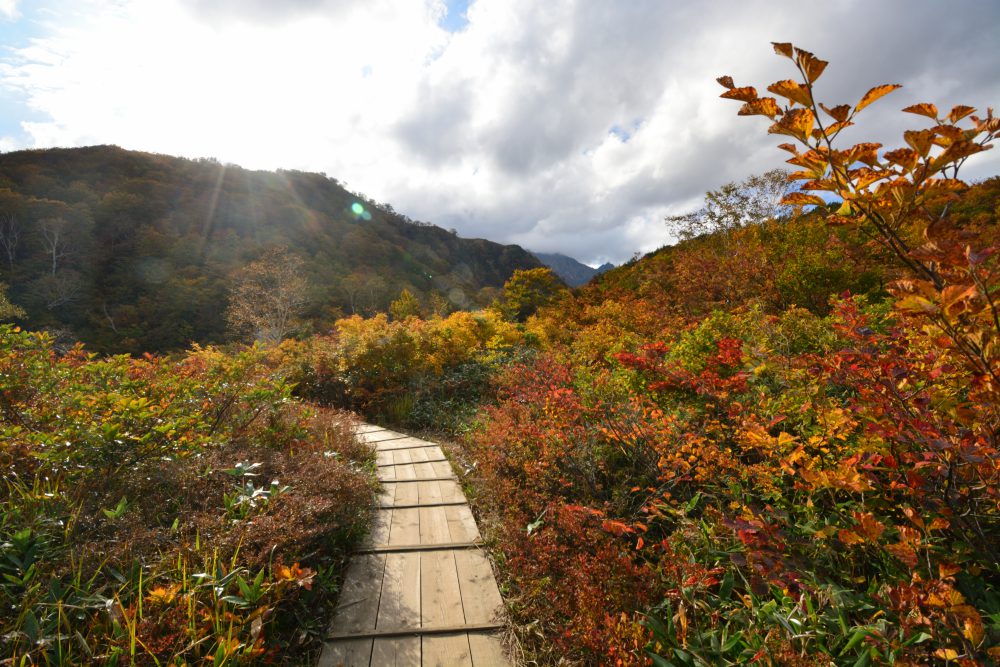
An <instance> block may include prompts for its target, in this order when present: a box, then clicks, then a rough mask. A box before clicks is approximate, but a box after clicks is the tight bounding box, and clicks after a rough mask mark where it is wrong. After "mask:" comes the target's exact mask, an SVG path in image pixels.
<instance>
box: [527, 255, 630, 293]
mask: <svg viewBox="0 0 1000 667" xmlns="http://www.w3.org/2000/svg"><path fill="white" fill-rule="evenodd" d="M531 254H533V255H534V256H535V257H537V258H538V260H539V261H540V262H541V263H542V264H544V265H545V266H547V267H549V268H550V269H552V270H553V271H554V272H555V274H556V275H557V276H559V277H560V278H562V279H563V280H564V281H565V282H566V284H567V285H569V286H570V287H580V286H581V285H584V284H586V283H588V282H590V279H591V278H593V277H594V276H597V275H600V274H602V273H604V272H605V271H610V270H611V269H613V268H615V265H614V264H611V263H605V264H602V265H601V266H599V267H597V268H596V269H595V268H594V267H592V266H587V265H586V264H584V263H583V262H579V261H577V260H575V259H573V258H572V257H569V256H567V255H563V254H561V253H557V252H556V253H547V252H532V253H531Z"/></svg>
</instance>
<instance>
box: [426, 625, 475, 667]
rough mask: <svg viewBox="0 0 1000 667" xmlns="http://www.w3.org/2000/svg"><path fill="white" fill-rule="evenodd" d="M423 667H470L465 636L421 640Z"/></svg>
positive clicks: (441, 636)
mask: <svg viewBox="0 0 1000 667" xmlns="http://www.w3.org/2000/svg"><path fill="white" fill-rule="evenodd" d="M422 664H423V667H466V666H467V667H472V652H471V651H470V650H469V636H468V635H467V634H464V633H463V634H456V635H433V636H429V637H424V638H423V663H422Z"/></svg>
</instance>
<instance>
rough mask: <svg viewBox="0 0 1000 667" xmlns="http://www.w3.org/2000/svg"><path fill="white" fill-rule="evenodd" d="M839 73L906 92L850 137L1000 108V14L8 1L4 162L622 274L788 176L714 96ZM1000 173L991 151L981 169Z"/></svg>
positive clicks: (655, 2)
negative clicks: (796, 62)
mask: <svg viewBox="0 0 1000 667" xmlns="http://www.w3.org/2000/svg"><path fill="white" fill-rule="evenodd" d="M770 41H791V42H794V43H796V44H797V45H799V46H802V47H803V48H807V49H809V50H811V51H814V52H815V53H816V54H817V55H818V56H820V57H822V58H824V59H826V60H829V61H830V62H831V64H830V67H829V68H828V69H827V72H826V74H825V75H824V76H823V79H822V80H821V81H820V84H819V87H818V97H820V98H821V99H825V100H826V101H828V102H833V103H842V102H854V101H856V100H857V99H858V98H859V97H860V96H861V95H862V94H863V93H864V92H865V91H866V90H867V89H868V88H870V87H871V86H873V85H876V84H880V83H901V84H903V85H904V86H905V87H904V88H903V90H900V91H897V92H896V93H893V95H891V96H890V97H887V98H884V99H883V100H882V101H881V102H880V103H878V104H877V105H876V106H873V107H871V110H870V111H867V112H866V115H867V116H868V117H869V118H868V121H867V123H866V124H865V126H864V127H863V128H861V127H859V128H852V131H855V134H854V135H852V136H848V137H847V138H848V139H853V140H863V139H877V140H883V141H885V142H886V143H891V144H895V143H897V142H898V139H894V137H898V136H899V135H900V134H901V132H902V130H903V129H907V128H910V127H917V126H919V125H920V124H921V120H922V119H921V118H920V117H917V116H910V115H908V114H900V113H899V109H901V108H902V107H904V106H907V105H909V104H912V103H915V102H922V101H929V102H935V103H937V104H938V106H939V107H945V108H950V106H951V105H954V104H958V103H964V104H970V105H972V106H976V107H980V108H984V107H986V106H988V105H997V104H1000V76H998V72H1000V48H998V46H997V45H998V44H1000V2H997V0H951V1H950V2H947V3H941V2H930V1H926V0H880V1H879V2H874V1H872V0H827V1H825V2H822V3H821V2H788V1H787V0H786V1H783V2H771V1H767V2H765V1H763V0H739V1H731V2H730V1H722V0H719V1H711V2H682V1H680V0H545V1H544V2H540V1H538V0H447V1H442V0H283V1H281V2H279V1H277V0H31V1H29V0H0V47H2V50H0V150H2V151H10V150H16V149H20V148H36V147H49V146H82V145H89V144H98V143H100V144H106V143H111V144H117V145H120V146H123V147H125V148H130V149H138V150H146V151H153V152H159V153H168V154H173V155H183V156H188V157H215V158H218V159H220V160H222V161H224V162H231V163H235V164H239V165H243V166H246V167H251V168H266V169H273V168H288V169H304V170H310V171H321V172H324V173H326V174H328V175H330V176H333V177H335V178H337V179H338V180H340V181H341V182H343V183H345V184H346V185H347V186H348V187H349V188H351V189H352V190H355V191H358V192H362V193H364V194H365V195H367V196H369V197H371V198H372V199H374V200H376V201H380V202H388V203H391V204H392V205H393V206H394V208H395V209H396V210H398V211H400V212H403V213H405V214H407V215H409V216H410V217H412V218H415V219H419V220H426V221H429V222H433V223H435V224H438V225H440V226H442V227H446V228H452V227H453V228H455V229H457V230H458V231H459V233H460V234H461V235H463V236H478V237H485V238H490V239H494V240H498V241H504V242H510V243H518V244H520V245H523V246H525V247H527V248H530V249H534V250H540V251H558V252H564V253H566V254H569V255H572V256H575V257H577V258H579V259H581V260H583V261H586V262H588V263H591V264H597V263H600V262H603V261H606V260H609V261H612V262H621V261H623V260H625V259H628V258H629V257H630V256H631V255H632V254H633V253H635V252H637V251H643V252H645V251H649V250H652V249H654V248H656V247H659V246H661V245H663V244H664V243H666V242H668V241H669V240H670V239H669V237H668V235H667V233H666V230H665V228H664V225H663V222H662V221H663V218H664V216H665V215H668V214H671V213H680V212H684V211H686V210H690V209H692V208H695V207H696V206H697V204H698V202H699V201H700V197H701V195H702V194H703V193H704V192H705V191H706V190H708V189H712V188H715V187H718V186H719V185H721V184H723V183H726V182H729V181H734V180H739V179H742V178H744V177H746V176H748V175H750V174H752V173H757V172H761V171H765V170H767V169H770V168H773V167H776V166H781V160H782V159H783V158H782V157H781V156H782V155H783V154H782V152H781V151H779V150H777V149H775V148H774V145H775V144H776V143H779V142H778V141H776V140H775V139H774V137H768V135H767V134H766V128H767V121H766V119H763V118H759V117H758V118H749V119H748V118H737V117H736V115H735V112H736V110H737V108H738V105H737V104H736V103H733V102H729V101H726V100H720V99H719V98H718V95H719V93H720V92H721V89H720V88H719V87H718V84H716V83H715V80H714V79H715V77H716V76H719V75H720V74H731V75H733V77H734V78H735V79H736V81H737V84H744V85H745V84H755V85H757V86H758V87H763V86H764V85H766V84H767V83H769V82H771V81H774V80H775V79H779V78H789V77H791V76H792V74H793V72H792V70H791V69H790V68H789V67H790V65H789V63H788V62H787V61H784V60H783V59H780V58H778V57H777V56H775V55H773V52H772V50H771V47H770V44H769V42H770ZM996 173H1000V154H998V151H992V152H991V153H989V154H985V155H981V156H977V158H976V159H975V161H971V162H970V164H969V165H968V167H967V172H966V177H967V178H968V179H972V180H974V179H977V178H983V177H986V176H990V175H993V174H996Z"/></svg>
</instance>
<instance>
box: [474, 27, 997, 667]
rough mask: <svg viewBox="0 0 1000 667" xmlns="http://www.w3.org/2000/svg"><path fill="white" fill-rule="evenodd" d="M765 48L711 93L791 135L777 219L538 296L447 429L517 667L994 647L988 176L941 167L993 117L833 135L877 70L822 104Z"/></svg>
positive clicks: (981, 143)
mask: <svg viewBox="0 0 1000 667" xmlns="http://www.w3.org/2000/svg"><path fill="white" fill-rule="evenodd" d="M775 48H776V50H777V52H778V53H779V54H780V55H782V56H785V57H788V58H789V59H791V61H792V63H793V64H794V66H795V68H796V69H797V70H798V73H799V76H800V79H799V80H798V81H793V80H787V81H779V82H777V83H775V84H772V85H771V86H769V87H768V89H767V90H768V91H770V92H771V93H772V94H773V95H774V96H773V97H768V96H765V97H761V96H759V95H758V93H757V90H756V89H755V88H753V87H750V86H745V87H738V86H737V85H736V84H735V83H734V82H733V81H732V80H731V79H730V78H729V77H722V78H720V79H719V82H720V83H721V84H722V85H723V86H724V87H725V89H726V91H725V92H724V93H723V95H722V97H724V98H727V99H735V100H738V101H740V102H741V103H742V104H743V106H742V108H741V109H740V112H739V113H740V114H742V115H764V116H766V117H768V118H770V119H771V120H772V122H773V124H772V126H771V129H770V132H772V133H776V134H781V135H785V136H787V137H790V138H791V139H792V140H793V141H794V142H795V143H788V144H783V145H782V148H783V149H785V150H787V151H788V152H789V153H790V154H791V158H790V159H789V163H791V164H792V165H794V166H795V167H797V168H798V171H796V172H794V173H792V174H791V175H790V177H789V178H790V179H791V180H792V181H796V182H800V183H801V185H800V189H799V190H797V191H794V192H791V193H789V194H787V195H786V196H785V198H784V204H786V205H788V206H790V207H793V208H794V209H796V210H795V212H794V213H793V214H791V215H786V216H785V217H783V218H779V219H772V220H766V221H757V222H755V223H753V224H749V225H745V226H737V227H736V228H734V229H727V230H726V232H725V233H724V234H715V235H710V236H707V237H700V238H693V239H690V240H688V241H686V242H685V243H683V244H680V245H678V246H676V247H674V248H667V249H663V250H661V251H659V252H657V253H654V254H653V255H651V256H649V257H646V258H644V259H642V260H640V261H639V262H637V263H635V264H633V265H630V266H626V267H623V268H621V269H618V270H616V271H613V272H611V273H609V274H606V275H605V276H603V277H602V278H600V279H599V280H598V281H597V283H596V284H593V285H591V286H588V287H586V288H584V289H583V290H582V291H581V292H580V293H578V294H577V295H576V296H575V298H573V299H570V300H567V301H564V302H563V303H561V304H558V305H556V306H553V307H549V308H543V309H541V310H540V311H539V313H538V314H537V315H536V316H535V317H533V318H531V319H529V320H528V322H527V323H526V325H525V326H526V328H527V330H528V331H530V332H532V333H533V335H534V336H536V337H537V338H538V340H541V341H543V342H544V351H543V353H542V354H540V355H539V356H537V357H535V358H533V359H531V360H529V362H528V363H525V364H522V365H519V366H515V367H513V368H510V369H508V370H507V371H506V372H505V373H504V375H503V376H502V381H501V393H500V399H499V402H498V404H497V405H495V406H493V407H488V408H486V409H485V411H484V413H483V414H482V416H481V419H480V422H479V425H478V428H477V430H476V431H475V432H474V434H473V435H472V437H471V450H472V451H473V452H474V454H475V457H476V459H477V461H478V463H479V468H478V470H477V477H478V481H477V485H478V486H479V488H481V489H483V490H484V492H483V493H482V494H481V498H482V503H483V504H484V506H485V507H486V509H487V514H488V515H489V516H490V517H491V518H492V522H493V523H492V525H494V526H495V530H494V534H495V536H496V538H497V544H498V548H499V550H500V552H501V553H502V558H501V563H502V568H501V569H502V572H503V574H504V576H505V582H506V585H507V586H508V587H509V589H510V591H511V594H510V606H511V608H512V610H513V613H514V616H515V620H516V621H517V622H518V623H521V624H523V627H524V629H525V630H524V632H523V633H522V641H523V643H524V646H525V647H526V650H527V651H528V652H529V655H530V656H531V657H533V658H535V659H538V660H540V661H542V662H545V661H552V662H555V661H556V659H557V657H561V658H563V659H569V660H572V661H578V662H580V663H585V664H657V665H718V664H744V663H745V664H753V663H755V664H775V665H777V664H781V665H786V664H791V665H829V664H847V665H865V664H887V663H892V664H941V665H944V664H963V665H980V664H982V665H989V664H995V661H996V660H998V659H1000V579H998V575H997V573H998V572H1000V464H998V460H1000V459H998V451H997V433H998V429H1000V420H998V416H1000V415H998V412H997V410H998V400H997V399H998V394H997V390H998V388H1000V384H998V382H997V380H998V374H1000V357H998V355H1000V350H998V346H997V341H998V340H1000V313H998V310H997V307H996V300H997V297H998V288H1000V285H998V276H997V264H996V261H997V259H996V257H997V255H996V250H997V240H998V239H997V224H996V215H997V201H1000V182H998V181H997V180H996V179H992V180H990V181H987V182H985V183H982V184H979V185H977V186H973V187H971V188H970V186H968V185H967V184H965V183H963V182H961V181H959V180H958V171H959V168H960V167H961V166H962V164H964V162H965V161H966V160H967V159H968V158H969V157H970V156H973V155H974V154H976V153H978V152H982V151H984V150H986V149H988V148H989V147H990V144H991V142H992V141H993V140H994V139H995V138H996V136H997V134H998V131H1000V121H998V120H997V119H995V118H994V117H993V115H992V112H991V111H988V112H987V113H986V114H985V115H983V114H979V115H977V113H976V112H975V110H974V109H972V108H970V107H964V106H959V107H955V108H954V109H952V110H951V111H949V112H947V113H944V112H939V111H937V110H936V109H935V108H934V107H933V105H931V104H921V105H916V106H913V107H909V108H907V109H906V110H905V111H907V112H910V113H916V114H919V115H922V116H925V117H927V119H928V120H929V123H928V125H929V127H927V128H926V129H918V130H907V131H906V132H905V134H904V143H905V145H904V146H903V147H901V148H897V149H891V150H885V149H883V147H882V146H881V145H879V144H877V143H873V142H862V143H858V144H855V145H852V146H847V147H839V146H838V143H837V139H838V137H839V136H840V134H841V132H842V131H843V130H844V129H845V128H848V127H850V126H851V125H854V124H857V123H859V114H860V113H861V112H862V111H863V110H864V109H865V108H866V107H867V106H869V105H870V104H872V103H874V102H876V101H877V100H878V99H879V98H881V97H883V96H885V95H887V94H888V93H891V92H892V91H893V90H894V89H895V88H897V87H898V86H876V87H875V88H873V89H871V90H870V91H869V92H868V93H866V94H865V95H863V96H862V97H861V99H860V101H859V102H858V103H857V104H855V105H853V106H852V105H831V106H827V105H825V104H822V103H820V102H818V101H816V99H815V98H814V94H815V83H816V81H817V79H818V78H819V76H820V75H821V74H822V73H823V71H824V69H825V68H826V65H827V64H826V63H825V62H824V61H822V60H820V59H818V58H817V57H815V56H814V55H813V54H810V53H808V52H806V51H803V50H800V49H796V48H794V47H792V46H791V45H788V44H778V45H776V46H775ZM820 195H822V196H820ZM487 525H490V524H487ZM539 637H541V638H544V639H541V640H540V639H539Z"/></svg>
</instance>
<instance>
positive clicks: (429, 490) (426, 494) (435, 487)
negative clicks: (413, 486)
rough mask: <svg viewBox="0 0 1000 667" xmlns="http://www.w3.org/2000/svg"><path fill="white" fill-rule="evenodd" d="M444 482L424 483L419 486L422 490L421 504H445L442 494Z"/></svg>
mask: <svg viewBox="0 0 1000 667" xmlns="http://www.w3.org/2000/svg"><path fill="white" fill-rule="evenodd" d="M442 483H443V482H424V483H423V484H420V485H418V486H417V488H418V489H419V490H420V496H419V498H420V502H421V503H427V504H431V503H441V502H444V495H443V494H442V493H441V484H442Z"/></svg>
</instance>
